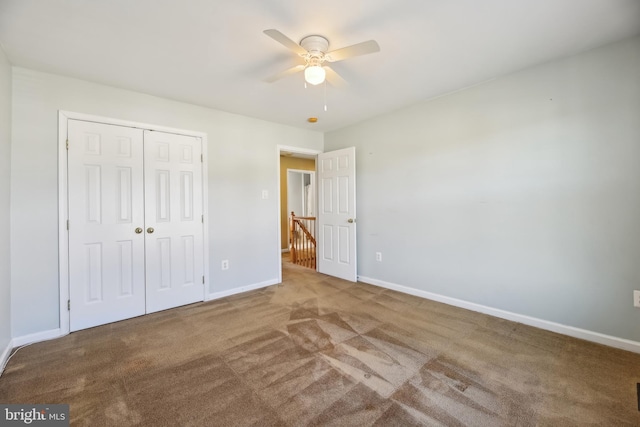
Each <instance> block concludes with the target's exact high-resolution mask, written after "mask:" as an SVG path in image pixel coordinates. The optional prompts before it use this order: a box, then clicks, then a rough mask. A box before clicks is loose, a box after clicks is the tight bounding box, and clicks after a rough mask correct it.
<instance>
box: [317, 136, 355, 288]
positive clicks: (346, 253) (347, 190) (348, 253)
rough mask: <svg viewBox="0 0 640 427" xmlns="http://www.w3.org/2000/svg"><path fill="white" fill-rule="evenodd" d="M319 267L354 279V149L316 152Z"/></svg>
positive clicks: (320, 269)
mask: <svg viewBox="0 0 640 427" xmlns="http://www.w3.org/2000/svg"><path fill="white" fill-rule="evenodd" d="M317 169H318V248H317V250H318V252H317V257H318V271H319V272H320V273H324V274H328V275H330V276H335V277H339V278H341V279H345V280H350V281H352V282H356V281H357V277H358V276H357V264H356V149H355V147H349V148H344V149H342V150H337V151H331V152H328V153H322V154H318V160H317Z"/></svg>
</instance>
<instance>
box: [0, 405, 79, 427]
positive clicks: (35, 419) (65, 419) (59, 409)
mask: <svg viewBox="0 0 640 427" xmlns="http://www.w3.org/2000/svg"><path fill="white" fill-rule="evenodd" d="M25 425H32V426H40V427H69V405H0V426H25Z"/></svg>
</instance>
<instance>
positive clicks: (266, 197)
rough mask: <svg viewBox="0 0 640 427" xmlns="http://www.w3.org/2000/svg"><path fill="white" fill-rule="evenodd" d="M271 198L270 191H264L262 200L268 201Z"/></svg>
mask: <svg viewBox="0 0 640 427" xmlns="http://www.w3.org/2000/svg"><path fill="white" fill-rule="evenodd" d="M268 198H269V190H262V200H267V199H268Z"/></svg>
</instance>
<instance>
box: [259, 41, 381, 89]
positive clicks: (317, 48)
mask: <svg viewBox="0 0 640 427" xmlns="http://www.w3.org/2000/svg"><path fill="white" fill-rule="evenodd" d="M264 33H265V34H266V35H268V36H269V37H271V38H272V39H274V40H275V41H277V42H278V43H280V44H282V45H283V46H284V47H286V48H288V49H290V50H292V51H293V52H294V53H296V54H297V55H298V56H300V57H301V58H302V59H303V60H304V64H300V65H296V66H295V67H291V68H289V69H287V70H284V71H281V72H280V73H277V74H275V75H273V76H271V77H268V78H266V79H265V80H264V81H266V82H268V83H271V82H275V81H276V80H280V79H281V78H284V77H287V76H290V75H292V74H295V73H298V72H300V71H303V70H304V79H305V81H306V82H307V83H309V84H312V85H318V84H320V83H322V82H324V80H325V78H326V79H327V80H328V81H329V82H330V83H331V84H333V85H335V86H343V85H345V84H346V81H345V80H344V79H343V78H342V77H340V75H339V74H338V73H336V72H335V71H334V70H333V69H332V68H331V67H329V65H327V64H326V63H327V62H338V61H342V60H344V59H348V58H353V57H354V56H360V55H366V54H369V53H374V52H379V51H380V46H378V43H377V42H376V41H375V40H369V41H366V42H362V43H357V44H354V45H351V46H347V47H343V48H341V49H336V50H332V51H330V52H327V50H328V49H329V40H327V39H326V37H323V36H318V35H313V36H307V37H305V38H303V39H302V40H300V44H298V43H296V42H294V41H293V40H291V39H290V38H289V37H287V36H285V35H284V34H282V33H281V32H280V31H278V30H264Z"/></svg>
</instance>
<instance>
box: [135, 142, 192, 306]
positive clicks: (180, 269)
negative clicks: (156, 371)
mask: <svg viewBox="0 0 640 427" xmlns="http://www.w3.org/2000/svg"><path fill="white" fill-rule="evenodd" d="M144 140H145V144H144V147H145V168H144V169H145V207H146V209H145V211H146V222H145V233H146V242H147V250H146V265H147V269H146V278H147V281H146V287H147V312H148V313H152V312H155V311H159V310H165V309H167V308H171V307H178V306H181V305H185V304H190V303H193V302H197V301H203V300H204V285H203V283H202V282H203V276H204V259H203V258H204V249H203V248H204V246H203V245H204V238H203V224H202V214H203V205H202V199H203V197H202V162H201V154H202V143H201V139H200V138H196V137H190V136H184V135H175V134H169V133H163V132H156V131H145V133H144Z"/></svg>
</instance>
